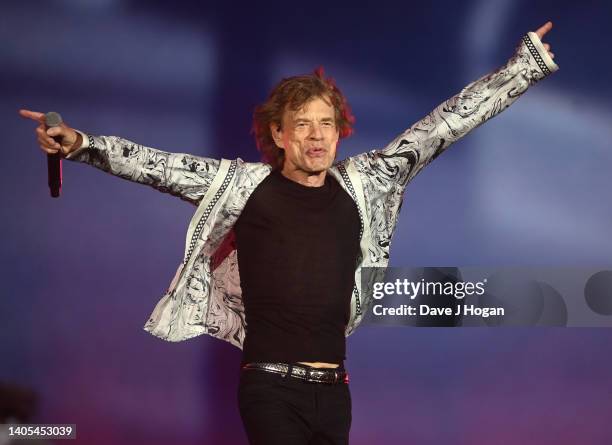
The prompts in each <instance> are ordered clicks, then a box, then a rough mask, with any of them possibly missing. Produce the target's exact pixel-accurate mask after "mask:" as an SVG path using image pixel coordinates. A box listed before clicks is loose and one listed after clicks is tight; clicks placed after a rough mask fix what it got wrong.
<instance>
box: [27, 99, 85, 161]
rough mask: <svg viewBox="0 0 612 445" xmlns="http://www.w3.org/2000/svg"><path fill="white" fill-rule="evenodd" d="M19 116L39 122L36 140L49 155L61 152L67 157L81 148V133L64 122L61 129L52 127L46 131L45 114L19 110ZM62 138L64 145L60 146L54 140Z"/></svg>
mask: <svg viewBox="0 0 612 445" xmlns="http://www.w3.org/2000/svg"><path fill="white" fill-rule="evenodd" d="M19 114H20V115H21V116H22V117H26V118H28V119H32V120H34V121H36V122H38V124H39V125H38V127H36V130H35V132H36V138H37V141H38V145H40V148H41V149H42V150H43V151H44V152H45V153H48V154H55V153H57V152H61V154H62V155H63V156H66V155H68V154H70V153H72V152H73V151H75V150H77V149H78V148H80V147H81V143H82V142H83V138H82V136H81V134H80V133H78V132H76V131H74V129H72V128H70V127H68V126H67V125H66V124H64V123H63V122H62V124H61V125H60V126H59V127H52V128H49V129H48V130H46V131H45V114H44V113H40V112H37V111H30V110H19ZM55 136H61V137H62V143H61V145H60V144H58V143H57V142H55V141H54V140H53V137H55Z"/></svg>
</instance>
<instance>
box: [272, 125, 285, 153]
mask: <svg viewBox="0 0 612 445" xmlns="http://www.w3.org/2000/svg"><path fill="white" fill-rule="evenodd" d="M270 133H271V134H272V139H274V143H275V144H276V146H277V147H278V148H282V149H284V148H285V145H284V144H283V131H282V130H281V129H280V127H279V126H278V125H277V124H275V123H271V124H270Z"/></svg>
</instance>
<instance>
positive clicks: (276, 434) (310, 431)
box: [238, 370, 351, 445]
mask: <svg viewBox="0 0 612 445" xmlns="http://www.w3.org/2000/svg"><path fill="white" fill-rule="evenodd" d="M238 407H239V409H240V417H241V418H242V423H243V424H244V429H245V431H246V434H247V437H248V438H249V443H250V444H251V445H315V444H316V445H322V444H329V445H346V444H348V443H349V430H350V427H351V394H350V390H349V385H348V383H338V384H333V385H330V384H325V383H310V382H306V381H304V380H300V379H296V378H294V377H285V376H283V375H281V374H274V373H271V372H266V371H261V370H242V371H241V373H240V383H239V385H238Z"/></svg>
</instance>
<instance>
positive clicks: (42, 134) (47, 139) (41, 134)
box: [36, 126, 56, 145]
mask: <svg viewBox="0 0 612 445" xmlns="http://www.w3.org/2000/svg"><path fill="white" fill-rule="evenodd" d="M36 135H37V137H38V140H39V141H40V142H44V143H46V144H48V145H54V144H56V142H55V140H54V139H53V138H52V137H51V136H49V134H47V132H46V131H45V129H44V128H43V127H42V126H39V127H36Z"/></svg>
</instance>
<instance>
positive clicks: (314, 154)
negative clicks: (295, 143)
mask: <svg viewBox="0 0 612 445" xmlns="http://www.w3.org/2000/svg"><path fill="white" fill-rule="evenodd" d="M326 151H327V150H325V149H324V148H320V147H314V148H309V149H308V150H306V156H309V157H311V158H321V157H323V156H325V153H326Z"/></svg>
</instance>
